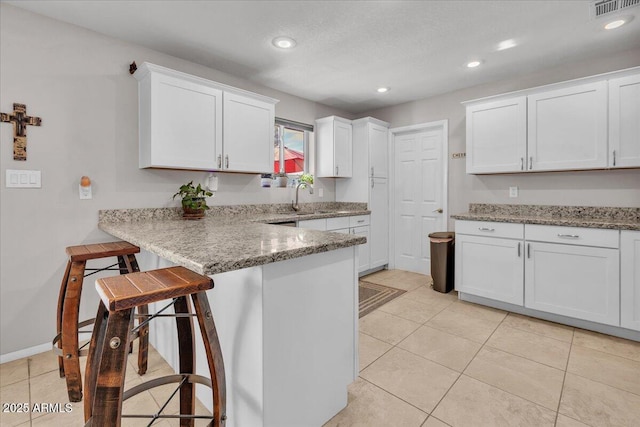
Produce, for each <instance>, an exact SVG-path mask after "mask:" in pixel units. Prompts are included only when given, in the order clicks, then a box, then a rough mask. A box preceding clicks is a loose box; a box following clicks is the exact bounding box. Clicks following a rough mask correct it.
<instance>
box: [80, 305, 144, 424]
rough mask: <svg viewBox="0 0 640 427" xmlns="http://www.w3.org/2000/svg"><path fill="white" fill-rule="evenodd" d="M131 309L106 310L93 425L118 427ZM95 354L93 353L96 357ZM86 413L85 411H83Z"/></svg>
mask: <svg viewBox="0 0 640 427" xmlns="http://www.w3.org/2000/svg"><path fill="white" fill-rule="evenodd" d="M132 326H133V309H127V310H121V311H115V312H109V316H108V317H107V321H106V328H105V334H104V340H103V347H102V355H101V357H100V360H98V361H97V362H98V363H99V365H100V366H99V367H98V376H97V378H96V388H95V395H94V396H93V398H92V400H93V405H92V408H91V414H90V416H91V426H92V427H120V425H121V416H122V394H123V388H124V379H125V374H126V367H127V351H128V349H129V341H130V333H131V327H132ZM97 356H98V354H97V353H96V357H97ZM85 416H86V415H85Z"/></svg>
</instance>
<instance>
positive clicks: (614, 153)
mask: <svg viewBox="0 0 640 427" xmlns="http://www.w3.org/2000/svg"><path fill="white" fill-rule="evenodd" d="M615 165H616V150H613V166H615Z"/></svg>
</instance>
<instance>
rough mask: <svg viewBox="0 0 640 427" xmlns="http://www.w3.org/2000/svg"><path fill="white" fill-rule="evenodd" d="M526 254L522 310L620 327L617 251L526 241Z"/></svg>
mask: <svg viewBox="0 0 640 427" xmlns="http://www.w3.org/2000/svg"><path fill="white" fill-rule="evenodd" d="M612 232H613V233H618V231H612ZM526 252H527V256H526V261H525V282H524V287H525V302H524V305H525V307H527V308H531V309H534V310H540V311H546V312H548V313H555V314H560V315H563V316H569V317H574V318H578V319H583V320H590V321H592V322H597V323H603V324H606V325H613V326H619V325H620V267H619V251H618V249H610V248H599V247H590V246H578V245H565V244H556V243H542V242H527V249H526Z"/></svg>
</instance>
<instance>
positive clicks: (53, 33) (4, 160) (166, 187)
mask: <svg viewBox="0 0 640 427" xmlns="http://www.w3.org/2000/svg"><path fill="white" fill-rule="evenodd" d="M133 60H135V61H136V62H137V63H138V64H140V63H142V62H144V61H148V62H152V63H156V64H159V65H162V66H166V67H169V68H173V69H177V70H180V71H183V72H186V73H190V74H194V75H198V76H201V77H204V78H208V79H211V80H215V81H219V82H222V83H225V84H229V85H232V86H236V87H240V88H243V89H247V90H250V91H254V92H257V93H262V94H264V95H267V96H271V97H274V98H277V99H279V100H280V102H279V103H278V104H277V105H276V116H278V117H283V118H286V119H290V120H295V121H299V122H303V123H313V122H314V120H315V119H316V118H319V117H324V116H327V115H331V114H338V115H343V116H345V115H346V114H345V113H344V112H342V111H338V110H335V109H331V108H329V107H326V106H323V105H320V104H317V103H314V102H310V101H307V100H304V99H301V98H298V97H295V96H291V95H288V94H285V93H282V92H278V91H275V90H272V89H269V88H266V87H261V86H258V85H255V84H253V83H251V82H249V81H246V80H241V79H239V78H236V77H234V76H231V75H228V74H224V73H222V72H219V71H216V70H213V69H209V68H206V67H203V66H200V65H197V64H193V63H189V62H186V61H183V60H180V59H177V58H174V57H170V56H167V55H164V54H161V53H158V52H155V51H152V50H149V49H146V48H143V47H140V46H136V45H132V44H128V43H125V42H122V41H119V40H116V39H113V38H109V37H106V36H102V35H100V34H97V33H94V32H91V31H88V30H85V29H82V28H79V27H76V26H72V25H69V24H65V23H62V22H59V21H55V20H52V19H49V18H45V17H42V16H39V15H36V14H33V13H30V12H27V11H24V10H22V9H19V8H15V7H13V6H9V5H7V4H4V3H2V4H0V97H1V98H0V109H1V111H2V112H10V111H12V110H13V108H12V107H13V103H14V102H18V103H23V104H26V105H27V113H28V114H30V115H36V116H39V117H41V118H42V126H41V127H32V126H30V127H28V129H27V134H28V160H27V161H26V162H17V161H14V160H13V154H12V147H13V144H12V141H13V137H12V135H13V128H12V126H11V125H10V124H6V123H3V124H2V125H1V126H0V172H1V175H2V177H1V178H0V212H1V218H0V227H1V228H0V232H1V246H0V316H1V317H0V324H1V329H0V337H1V340H0V354H7V353H11V352H15V351H17V350H21V349H25V348H29V347H32V346H36V345H39V344H43V343H46V342H48V341H50V339H51V338H52V337H53V335H54V332H55V318H56V317H55V309H56V301H57V298H58V289H59V286H60V280H61V278H62V275H63V273H64V267H65V263H66V255H65V252H64V248H65V247H66V246H69V245H77V244H82V243H93V242H97V241H109V240H113V238H111V237H110V236H108V235H107V234H105V233H103V232H101V231H100V230H98V228H97V221H98V210H100V209H117V208H136V207H161V206H178V203H177V202H174V201H172V200H171V196H172V195H173V193H175V192H176V190H177V188H178V187H179V186H180V184H183V183H185V182H188V181H190V180H192V179H193V180H196V181H198V180H203V179H204V177H205V176H206V173H203V172H186V171H170V170H140V169H138V142H137V141H138V117H137V105H138V98H137V82H136V80H135V79H134V78H133V77H132V76H131V75H129V72H128V69H129V63H131V61H133ZM6 169H36V170H41V171H42V189H29V190H25V189H23V190H19V189H6V188H5V183H4V180H5V170H6ZM82 175H88V176H89V177H91V179H92V182H93V193H94V194H93V200H82V201H81V200H79V199H78V188H77V187H78V183H79V179H80V177H81V176H82ZM218 176H219V191H218V193H217V196H216V198H215V199H214V200H213V201H212V203H211V204H238V203H286V202H289V201H290V200H291V198H292V189H288V188H287V189H280V188H278V189H276V188H271V189H263V188H261V187H260V178H259V176H258V175H245V174H225V173H221V174H218ZM318 181H319V182H318V183H317V185H316V187H323V188H324V190H325V191H324V198H323V199H318V192H317V191H316V192H315V194H314V195H313V196H310V195H309V194H308V193H307V192H304V193H302V194H301V198H302V201H305V202H306V201H312V200H313V201H320V200H322V201H333V200H335V185H334V182H333V180H332V179H324V180H318ZM94 278H95V276H94V277H92V278H91V279H90V280H89V281H88V282H87V283H86V284H85V292H84V294H83V297H84V298H83V307H82V312H83V313H82V316H81V317H83V318H88V317H93V315H94V314H95V309H96V307H97V297H96V296H95V291H94V290H93V279H94Z"/></svg>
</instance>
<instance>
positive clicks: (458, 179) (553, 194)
mask: <svg viewBox="0 0 640 427" xmlns="http://www.w3.org/2000/svg"><path fill="white" fill-rule="evenodd" d="M638 65H640V49H636V50H632V51H627V52H622V53H618V54H615V55H611V56H608V57H602V58H600V59H599V60H597V61H586V62H577V63H571V64H566V65H564V66H561V67H557V68H553V69H547V70H544V71H541V72H538V73H532V74H528V75H522V76H520V77H518V78H517V79H512V80H505V81H501V82H497V83H489V84H485V85H481V86H476V87H472V88H468V89H463V90H459V91H455V92H450V93H446V94H443V95H439V96H434V97H431V98H427V99H423V100H419V101H414V102H409V103H405V104H401V105H396V106H392V107H388V108H382V109H378V110H374V111H369V112H367V113H365V114H363V115H370V116H372V117H376V118H378V119H381V120H385V121H387V122H390V123H391V127H399V126H406V125H412V124H418V123H426V122H432V121H436V120H443V119H448V120H449V212H450V213H451V214H455V213H461V212H466V211H467V208H468V204H469V203H515V204H550V205H567V206H570V205H579V206H627V207H640V169H632V170H612V171H606V170H598V171H576V172H547V173H535V174H505V175H467V174H466V173H465V159H464V158H463V159H455V160H454V159H451V155H452V154H453V153H458V152H465V151H466V149H465V109H464V107H463V105H461V104H460V103H461V102H462V101H466V100H471V99H476V98H482V97H485V96H490V95H497V94H500V93H505V92H511V91H515V90H520V89H526V88H530V87H535V86H541V85H545V84H550V83H555V82H560V81H565V80H571V79H574V78H579V77H585V76H590V75H594V74H600V73H605V72H609V71H615V70H620V69H624V68H630V67H635V66H638ZM470 72H482V69H481V68H479V69H475V70H470ZM509 186H518V187H519V189H520V196H519V197H518V198H509ZM449 226H450V227H452V226H453V223H452V221H451V220H450V221H449Z"/></svg>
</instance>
